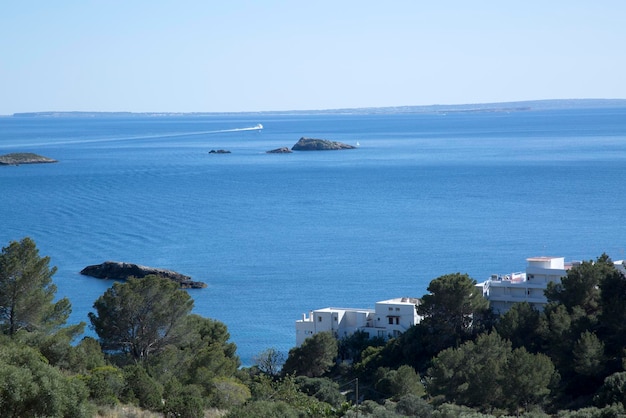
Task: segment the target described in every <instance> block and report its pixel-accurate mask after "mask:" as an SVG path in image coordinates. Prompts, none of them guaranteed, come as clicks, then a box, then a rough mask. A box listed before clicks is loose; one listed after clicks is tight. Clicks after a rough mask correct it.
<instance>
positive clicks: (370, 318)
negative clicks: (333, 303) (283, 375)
mask: <svg viewBox="0 0 626 418" xmlns="http://www.w3.org/2000/svg"><path fill="white" fill-rule="evenodd" d="M418 303H419V301H418V299H416V298H396V299H390V300H384V301H381V302H376V306H375V309H353V308H324V309H317V310H315V311H311V312H309V315H308V316H307V315H306V314H303V315H302V319H300V320H298V321H296V346H298V347H299V346H300V345H302V343H303V342H304V340H305V339H306V338H308V337H310V336H312V335H314V334H317V333H318V332H327V331H330V332H332V334H333V335H334V336H335V338H338V339H340V338H344V337H348V336H350V335H352V334H354V333H355V332H357V331H363V332H366V333H367V334H368V335H369V336H370V338H373V337H381V338H384V339H388V338H392V337H397V336H399V335H400V334H402V333H403V332H405V331H406V330H407V329H409V328H410V327H411V326H413V325H415V324H417V323H418V322H419V321H420V318H419V317H418V315H417V311H416V309H415V307H416V305H417V304H418Z"/></svg>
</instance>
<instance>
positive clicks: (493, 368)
mask: <svg viewBox="0 0 626 418" xmlns="http://www.w3.org/2000/svg"><path fill="white" fill-rule="evenodd" d="M428 374H429V377H428V385H427V388H428V391H429V393H430V394H431V395H433V396H442V397H443V399H444V400H445V401H446V402H453V403H456V404H459V405H466V406H470V407H477V408H479V409H480V410H482V411H490V410H492V409H493V408H509V409H510V410H511V412H519V411H517V407H518V405H522V406H525V407H527V408H528V407H529V406H530V405H531V404H536V403H541V402H542V401H543V400H544V399H545V397H546V396H547V395H548V394H549V393H550V390H549V387H550V385H551V384H552V383H553V381H554V379H555V373H554V365H553V364H552V363H551V361H550V360H549V358H548V357H547V356H545V355H543V354H531V353H528V352H527V351H526V350H525V349H524V348H520V349H516V350H514V351H513V350H512V349H511V343H510V342H508V341H505V340H503V339H502V338H501V337H500V336H499V335H498V334H497V333H495V332H493V333H490V334H483V335H480V336H479V337H478V338H477V339H476V341H475V342H474V341H468V342H466V343H464V344H462V345H461V346H459V347H458V348H456V349H454V348H449V349H446V350H444V351H442V352H441V353H439V355H437V357H435V359H434V360H433V366H432V367H431V369H429V373H428Z"/></svg>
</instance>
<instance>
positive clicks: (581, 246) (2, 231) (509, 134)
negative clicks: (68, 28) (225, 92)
mask: <svg viewBox="0 0 626 418" xmlns="http://www.w3.org/2000/svg"><path fill="white" fill-rule="evenodd" d="M257 124H262V126H263V129H261V130H259V129H255V127H256V126H257ZM301 137H312V138H321V139H328V140H333V141H340V142H344V143H346V144H350V145H354V146H355V147H356V148H355V149H350V150H342V151H299V152H293V153H288V154H269V153H267V152H266V151H268V150H272V149H276V148H280V147H291V146H293V145H294V144H295V143H296V142H297V141H298V140H299V139H300V138H301ZM211 150H227V151H230V153H210V151H211ZM12 152H34V153H37V154H40V155H44V156H46V157H50V158H54V159H56V160H58V163H55V164H35V165H20V166H1V167H0V243H1V245H2V246H3V247H5V246H7V245H8V244H9V243H10V242H11V241H17V240H20V239H22V238H24V237H30V238H32V239H33V240H34V241H35V243H36V244H37V247H38V249H39V252H40V255H42V256H49V257H50V264H51V266H56V267H57V268H58V271H57V272H56V274H55V275H54V278H53V280H54V283H55V284H56V286H57V288H58V290H57V297H68V298H69V299H70V301H71V304H72V315H71V317H70V321H69V322H70V323H78V322H81V321H84V322H86V323H87V328H86V335H91V336H95V333H94V331H93V330H92V329H91V328H89V320H88V316H87V315H88V312H91V311H93V303H94V301H95V300H96V299H97V298H98V297H99V296H100V295H102V294H103V293H104V292H105V291H106V290H107V288H109V287H110V286H111V284H112V282H111V281H109V280H101V279H96V278H92V277H87V276H83V275H81V274H80V271H81V269H83V268H84V267H85V266H88V265H92V264H100V263H102V262H104V261H124V262H129V263H137V264H141V265H145V266H151V267H159V268H165V269H170V270H174V271H177V272H180V273H183V274H186V275H189V276H191V277H192V279H193V280H197V281H203V282H205V283H206V284H207V287H206V288H204V289H196V290H188V292H189V294H190V295H191V296H192V298H193V299H194V309H193V311H194V313H197V314H199V315H202V316H204V317H208V318H213V319H216V320H219V321H222V322H223V323H225V324H226V325H227V327H228V330H229V332H230V336H231V341H232V342H234V343H235V344H236V345H237V353H238V355H239V356H240V358H241V361H242V364H243V365H244V366H246V365H252V364H254V359H255V356H256V355H258V354H259V353H261V352H262V351H263V350H265V349H268V348H274V349H277V350H279V351H281V352H283V353H285V354H287V352H288V351H289V349H290V348H292V347H293V346H294V345H295V321H296V320H298V319H301V318H302V316H303V314H304V313H308V312H309V311H310V310H313V309H319V308H325V307H346V308H348V307H350V308H373V307H374V304H375V302H376V301H380V300H386V299H391V298H395V297H405V296H409V297H421V296H422V295H424V294H426V293H427V292H428V291H427V288H428V285H429V283H430V281H431V280H433V279H435V278H437V277H440V276H442V275H445V274H449V273H456V272H460V273H466V274H468V275H470V276H471V277H472V278H473V279H475V280H476V281H478V282H480V281H483V280H485V279H486V278H487V277H488V276H489V275H491V274H492V273H509V272H514V271H523V270H524V269H525V266H526V258H528V257H533V256H562V257H565V259H566V261H573V260H591V259H595V258H597V257H598V256H600V255H601V254H603V253H607V254H608V255H609V256H610V257H611V258H613V259H614V260H618V259H623V258H626V255H625V254H624V249H625V248H626V222H625V219H624V215H625V213H626V187H625V186H626V108H625V107H618V108H592V109H585V108H576V109H540V110H533V109H529V110H520V111H498V112H493V111H492V112H487V111H484V112H481V111H472V112H464V111H453V112H443V111H438V112H416V113H410V112H409V113H398V114H396V113H388V112H387V113H371V114H370V113H368V112H354V113H347V112H338V113H333V112H317V113H310V114H307V113H291V114H290V113H272V112H266V113H245V114H244V113H242V114H130V115H126V114H102V115H101V114H94V115H84V114H72V113H69V114H52V115H34V116H32V115H31V116H30V117H26V116H24V117H19V116H10V117H0V154H6V153H12Z"/></svg>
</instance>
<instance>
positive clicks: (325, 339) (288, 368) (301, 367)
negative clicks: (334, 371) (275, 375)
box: [283, 332, 338, 377]
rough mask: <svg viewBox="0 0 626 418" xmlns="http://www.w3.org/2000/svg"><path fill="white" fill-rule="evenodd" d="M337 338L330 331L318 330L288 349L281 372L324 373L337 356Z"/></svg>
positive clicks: (309, 374) (316, 374)
mask: <svg viewBox="0 0 626 418" xmlns="http://www.w3.org/2000/svg"><path fill="white" fill-rule="evenodd" d="M337 349H338V348H337V340H336V339H335V337H333V335H332V334H331V333H330V332H320V333H317V334H315V335H313V336H312V337H309V338H307V339H306V340H304V342H303V343H302V345H301V346H300V347H294V348H292V349H291V350H289V356H288V357H287V360H286V361H285V364H284V365H283V374H285V375H287V374H292V373H294V374H295V375H297V376H308V377H318V376H322V375H323V374H324V373H326V372H327V371H328V370H329V369H330V367H331V366H332V365H333V364H334V361H335V358H336V357H337Z"/></svg>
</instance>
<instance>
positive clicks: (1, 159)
mask: <svg viewBox="0 0 626 418" xmlns="http://www.w3.org/2000/svg"><path fill="white" fill-rule="evenodd" d="M56 162H58V161H57V160H54V159H52V158H48V157H44V156H41V155H37V154H33V153H31V152H15V153H11V154H4V155H0V165H20V164H45V163H56Z"/></svg>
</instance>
